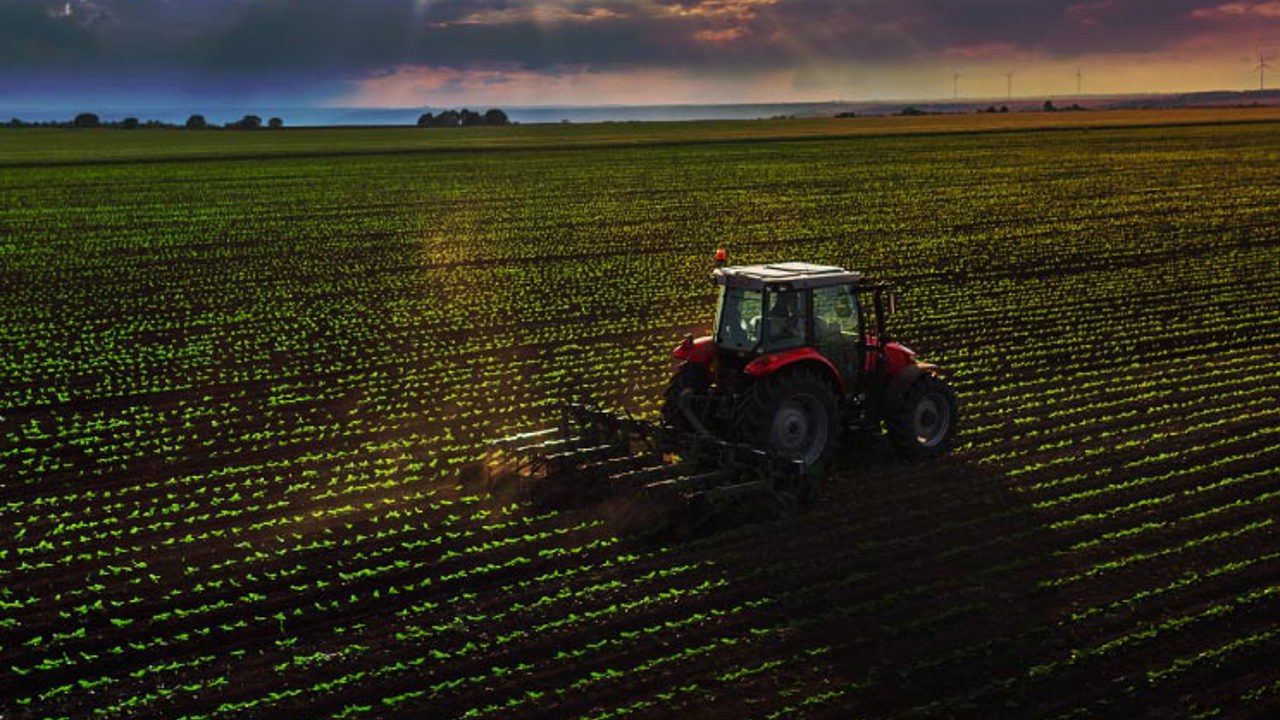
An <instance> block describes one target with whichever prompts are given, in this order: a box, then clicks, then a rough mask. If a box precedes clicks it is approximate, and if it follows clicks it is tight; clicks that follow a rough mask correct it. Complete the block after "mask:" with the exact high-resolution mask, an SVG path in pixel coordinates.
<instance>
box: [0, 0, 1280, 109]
mask: <svg viewBox="0 0 1280 720" xmlns="http://www.w3.org/2000/svg"><path fill="white" fill-rule="evenodd" d="M1277 51H1280V0H1265V1H1263V2H1220V1H1214V0H1084V1H1080V0H0V107H12V108H21V107H24V106H30V107H37V106H38V107H55V106H56V107H61V106H66V107H71V106H74V105H77V104H79V105H84V104H86V103H100V104H101V103H109V104H110V103H114V104H116V105H119V104H122V103H130V104H132V105H134V106H136V107H138V108H140V109H145V108H146V107H148V106H173V105H175V104H181V103H204V104H209V103H214V104H218V103H223V104H246V103H254V102H264V101H270V102H271V103H273V104H275V105H289V104H296V105H310V106H326V107H347V106H354V107H400V108H403V107H458V106H477V107H478V106H486V107H488V106H499V107H501V106H528V105H611V104H625V105H647V104H688V103H698V104H701V103H779V102H819V101H827V100H836V101H863V100H894V99H935V98H936V99H944V98H950V97H952V95H953V93H958V95H959V96H960V97H962V98H971V99H974V98H1003V97H1005V96H1006V94H1007V93H1008V92H1009V91H1010V90H1012V92H1013V95H1014V96H1016V97H1030V98H1034V97H1045V96H1063V95H1070V94H1073V93H1074V92H1075V90H1076V87H1077V72H1079V74H1080V77H1079V80H1080V83H1081V87H1082V89H1083V90H1084V92H1085V93H1093V94H1103V93H1140V92H1182V91H1195V90H1245V89H1256V88H1257V87H1258V71H1257V69H1256V67H1257V65H1258V64H1259V56H1260V54H1262V55H1263V56H1264V57H1266V58H1267V60H1268V62H1274V64H1275V65H1276V67H1275V68H1274V69H1271V70H1269V71H1268V72H1274V73H1275V81H1276V82H1275V84H1274V85H1273V84H1272V83H1270V82H1268V86H1269V87H1280V58H1277Z"/></svg>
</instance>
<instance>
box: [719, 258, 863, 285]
mask: <svg viewBox="0 0 1280 720" xmlns="http://www.w3.org/2000/svg"><path fill="white" fill-rule="evenodd" d="M711 277H712V279H713V280H714V281H715V283H716V284H717V285H728V286H730V287H740V288H747V289H750V290H763V289H764V288H765V287H766V286H769V287H787V288H793V289H796V290H800V289H804V288H813V287H828V286H830V285H848V284H851V283H856V282H858V281H859V280H861V279H862V274H861V273H857V272H853V271H852V270H845V269H844V268H838V267H834V266H832V265H811V264H809V263H803V262H783V263H771V264H769V265H737V266H734V267H724V268H718V269H717V270H716V271H715V272H713V273H712V274H711Z"/></svg>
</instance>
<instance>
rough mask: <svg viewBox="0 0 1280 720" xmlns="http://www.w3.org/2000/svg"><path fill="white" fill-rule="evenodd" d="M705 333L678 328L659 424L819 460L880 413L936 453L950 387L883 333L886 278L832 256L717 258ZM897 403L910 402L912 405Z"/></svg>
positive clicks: (894, 430)
mask: <svg viewBox="0 0 1280 720" xmlns="http://www.w3.org/2000/svg"><path fill="white" fill-rule="evenodd" d="M711 278H712V281H713V282H714V283H715V284H716V285H717V286H718V288H719V296H718V302H717V305H716V313H715V324H714V326H713V329H712V332H713V334H712V335H710V336H708V337H702V338H697V339H695V338H693V337H692V336H686V338H685V340H684V342H683V343H681V344H680V346H679V347H677V348H676V350H675V352H674V353H673V354H674V356H675V357H676V358H677V359H678V360H681V361H682V364H681V365H680V367H679V368H677V373H676V376H675V377H673V378H672V382H671V384H670V385H669V386H668V390H667V394H666V399H665V402H664V404H663V420H664V423H666V424H668V425H671V426H674V427H676V428H678V429H680V430H692V431H694V432H698V433H704V434H710V435H715V436H718V437H722V438H725V439H732V440H735V441H740V442H749V443H754V444H756V445H758V446H764V447H767V448H769V449H771V450H772V451H774V452H775V453H777V454H780V455H783V456H787V457H796V458H799V459H801V460H803V461H804V463H805V464H806V465H816V464H819V463H821V462H822V461H823V460H824V459H825V457H826V456H827V453H828V449H829V448H830V447H832V446H834V444H835V442H834V441H835V439H836V436H838V435H839V430H840V428H842V427H844V426H858V427H863V428H874V427H876V426H878V425H879V424H880V423H881V422H884V423H885V424H886V425H887V426H888V427H889V429H890V431H891V434H896V435H897V437H898V439H899V440H900V441H901V442H900V443H899V444H900V445H901V446H902V447H904V449H906V450H907V451H908V452H910V453H912V454H917V455H919V454H932V453H935V452H941V451H942V450H944V449H945V448H946V447H947V446H948V445H949V443H950V440H951V436H952V434H953V432H954V422H953V420H954V416H955V410H956V403H955V396H954V393H953V392H951V390H950V388H949V387H947V386H946V385H945V383H943V381H942V380H941V378H940V376H939V375H938V373H937V368H936V367H935V366H933V365H928V364H925V363H918V362H917V361H916V357H915V353H914V352H912V351H911V350H910V349H909V348H907V347H906V346H904V345H902V344H900V343H897V342H893V341H891V340H890V338H889V336H888V331H887V320H888V317H889V315H890V314H892V312H893V310H894V309H895V305H896V304H897V303H896V299H895V297H894V292H893V289H892V287H890V286H889V285H887V284H885V283H881V282H874V281H869V280H866V279H864V278H863V276H862V274H861V273H858V272H855V271H851V270H845V269H843V268H839V267H833V266H829V265H814V264H810V263H803V262H783V263H773V264H767V265H743V266H736V267H724V266H721V267H718V268H717V269H716V270H715V271H714V272H713V273H712V276H711ZM904 403H914V404H913V405H911V407H910V408H908V407H906V405H904Z"/></svg>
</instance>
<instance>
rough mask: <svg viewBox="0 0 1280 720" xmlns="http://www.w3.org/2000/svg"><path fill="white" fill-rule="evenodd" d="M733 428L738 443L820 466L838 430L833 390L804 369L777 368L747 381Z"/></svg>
mask: <svg viewBox="0 0 1280 720" xmlns="http://www.w3.org/2000/svg"><path fill="white" fill-rule="evenodd" d="M734 427H735V431H736V432H735V434H736V435H737V437H738V438H739V440H740V441H741V442H745V443H748V444H751V445H754V446H756V447H759V448H762V449H766V450H769V451H771V452H774V453H777V454H778V455H781V456H783V457H788V458H796V459H799V460H801V461H802V462H804V464H805V467H821V466H822V465H823V464H824V463H825V462H826V460H827V458H828V457H829V456H830V455H831V450H832V448H833V447H834V446H835V444H836V440H837V435H838V434H839V431H840V416H839V409H838V408H837V407H836V396H835V392H834V391H833V390H832V387H831V384H830V383H829V382H827V380H826V379H825V378H823V377H822V376H820V375H819V374H818V373H816V372H815V371H813V370H811V369H809V368H804V367H794V368H786V369H783V370H780V371H778V372H777V373H774V374H773V375H770V376H768V377H765V378H761V379H760V380H757V381H756V382H755V383H753V384H752V386H751V389H750V390H749V391H748V393H747V397H746V399H744V400H743V402H742V405H741V406H740V407H739V410H738V412H737V417H736V418H735V419H734Z"/></svg>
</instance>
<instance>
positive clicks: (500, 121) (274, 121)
mask: <svg viewBox="0 0 1280 720" xmlns="http://www.w3.org/2000/svg"><path fill="white" fill-rule="evenodd" d="M510 124H511V119H510V118H508V117H507V114H506V113H505V112H503V111H502V110H499V109H498V108H493V109H491V110H488V111H486V112H485V113H484V114H483V115H481V114H480V113H478V112H474V111H472V110H467V109H466V108H463V109H462V110H445V111H444V112H442V113H440V114H439V115H432V114H431V113H426V114H424V115H422V116H421V117H419V118H418V127H470V126H475V125H490V126H494V125H510ZM3 127H11V128H36V127H43V128H115V129H119V130H134V129H137V128H149V129H151V128H168V129H176V128H186V129H188V130H219V129H226V130H260V129H262V128H264V127H265V128H267V129H268V130H278V129H280V128H283V127H284V120H282V119H280V118H278V117H273V118H270V119H268V120H267V121H266V123H265V124H264V123H263V122H262V118H261V117H258V116H257V115H245V116H244V117H242V118H240V119H239V120H235V121H232V122H229V123H226V124H223V125H218V124H216V123H211V122H209V121H208V120H206V119H205V116H203V115H199V114H196V115H192V116H191V117H189V118H187V121H186V122H185V123H183V124H182V125H177V124H174V123H167V122H163V121H160V120H145V121H142V120H138V118H136V117H127V118H124V119H122V120H103V119H102V118H100V117H98V116H97V115H96V114H95V113H80V114H79V115H76V116H75V117H74V118H72V119H71V120H50V121H45V122H27V121H25V120H19V119H18V118H13V119H12V120H10V121H9V122H7V123H5V124H4V125H3Z"/></svg>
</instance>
